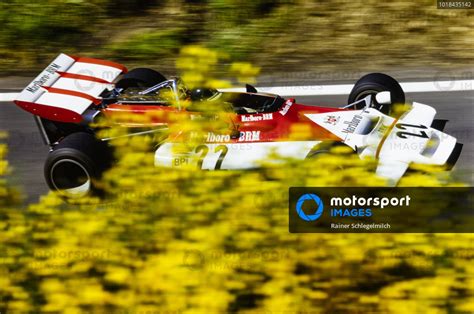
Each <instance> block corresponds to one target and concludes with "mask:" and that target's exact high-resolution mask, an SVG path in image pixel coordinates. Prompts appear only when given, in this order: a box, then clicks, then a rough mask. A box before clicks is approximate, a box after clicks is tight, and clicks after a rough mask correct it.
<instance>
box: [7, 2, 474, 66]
mask: <svg viewBox="0 0 474 314" xmlns="http://www.w3.org/2000/svg"><path fill="white" fill-rule="evenodd" d="M473 12H474V11H473V10H440V9H437V8H436V2H435V1H433V0H427V1H402V0H396V1H389V2H386V1H374V0H371V1H363V2H358V1H341V0H330V1H324V2H320V1H308V0H277V1H269V0H255V1H241V0H208V1H198V0H179V1H166V0H165V1H156V0H137V1H126V0H118V1H112V0H88V1H85V0H47V1H41V2H39V1H31V0H27V1H20V0H11V1H2V3H0V24H1V25H2V27H1V28H0V71H1V73H2V74H9V73H11V72H25V71H31V72H32V73H33V72H36V71H37V70H38V69H41V68H43V67H44V64H45V63H46V62H48V61H50V59H51V58H53V57H54V56H55V55H57V54H58V53H59V52H66V53H72V54H81V55H90V56H96V57H102V58H112V59H114V60H117V61H122V62H126V63H127V65H129V66H130V65H133V66H134V65H143V64H147V65H152V66H154V67H155V68H157V69H158V70H161V71H164V72H165V73H167V72H173V71H174V60H175V57H176V54H177V53H178V51H179V49H180V47H182V46H183V45H188V44H200V45H203V46H207V47H209V48H213V49H218V50H220V51H222V52H225V53H226V54H228V55H229V57H230V59H233V60H234V61H236V60H237V61H239V60H241V61H249V62H252V63H253V64H255V65H257V66H261V67H262V68H263V73H269V72H271V73H278V72H285V71H301V70H305V71H310V70H316V69H318V70H322V69H323V70H324V69H327V70H331V69H361V70H362V69H363V70H367V71H370V70H380V69H399V68H409V69H410V68H424V67H430V68H432V67H456V68H459V67H463V66H465V65H469V64H472V59H473V57H474V49H473V48H474V41H473V39H474V36H473V35H474V33H473V27H472V26H473V23H474V19H473V18H472V17H473V15H474V14H473Z"/></svg>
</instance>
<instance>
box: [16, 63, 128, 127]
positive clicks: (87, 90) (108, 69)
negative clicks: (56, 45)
mask: <svg viewBox="0 0 474 314" xmlns="http://www.w3.org/2000/svg"><path fill="white" fill-rule="evenodd" d="M126 72H127V68H126V67H124V66H123V65H121V64H118V63H114V62H110V61H105V60H99V59H92V58H85V57H72V56H68V55H65V54H60V55H59V56H58V57H56V59H54V60H53V62H51V63H50V64H49V65H48V66H47V67H46V69H44V70H43V72H41V73H40V74H39V75H38V76H37V77H36V78H35V79H34V80H33V81H32V82H31V83H30V84H29V85H28V86H27V87H25V89H23V91H22V92H21V93H20V94H19V95H18V97H17V98H16V99H15V100H14V103H15V104H16V105H18V106H19V107H21V108H22V109H24V110H26V111H28V112H30V113H32V114H34V115H37V116H39V117H41V118H44V119H48V120H53V121H59V122H69V123H79V122H81V121H82V119H83V117H82V114H83V113H84V112H85V111H86V110H87V109H88V108H89V107H90V106H92V105H98V104H100V102H101V99H100V98H99V95H100V94H102V92H104V90H106V89H107V88H109V87H112V85H111V84H112V82H113V81H114V80H115V79H116V78H117V77H118V76H119V75H120V74H122V73H126Z"/></svg>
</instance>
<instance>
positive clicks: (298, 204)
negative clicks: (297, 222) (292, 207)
mask: <svg viewBox="0 0 474 314" xmlns="http://www.w3.org/2000/svg"><path fill="white" fill-rule="evenodd" d="M306 201H312V202H314V203H315V204H316V208H317V209H316V211H315V212H314V214H311V215H307V214H306V213H305V212H304V211H303V204H304V202H306ZM323 208H324V205H323V201H322V200H321V199H320V198H319V196H317V195H316V194H303V195H301V197H300V198H299V199H298V202H296V212H297V213H298V216H300V218H301V219H303V220H306V221H314V220H316V219H318V218H319V217H321V215H322V214H323Z"/></svg>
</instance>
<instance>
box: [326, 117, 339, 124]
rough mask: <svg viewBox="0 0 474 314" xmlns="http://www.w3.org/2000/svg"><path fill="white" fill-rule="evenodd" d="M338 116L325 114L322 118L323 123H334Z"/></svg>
mask: <svg viewBox="0 0 474 314" xmlns="http://www.w3.org/2000/svg"><path fill="white" fill-rule="evenodd" d="M339 119H340V117H336V116H327V117H326V119H325V120H324V123H327V124H332V125H336V124H337V123H338V122H339Z"/></svg>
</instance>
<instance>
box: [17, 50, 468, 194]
mask: <svg viewBox="0 0 474 314" xmlns="http://www.w3.org/2000/svg"><path fill="white" fill-rule="evenodd" d="M165 94H166V95H168V97H164V95H165ZM170 94H172V95H173V97H174V99H173V105H171V104H170V101H169V95H170ZM189 99H191V100H192V101H193V103H200V102H206V104H209V103H211V104H213V106H215V107H216V108H222V110H227V111H228V110H229V108H230V111H231V113H230V114H229V115H228V117H230V118H229V119H230V120H231V121H230V123H229V125H231V127H230V128H229V130H226V131H222V130H219V131H209V133H208V134H207V137H206V138H205V140H204V141H203V143H202V144H201V145H199V146H198V147H195V148H194V149H192V150H190V151H189V152H186V153H182V152H181V153H179V154H176V150H174V149H173V147H174V146H175V145H177V143H179V138H180V137H179V136H168V137H167V138H166V139H165V140H164V141H163V142H161V143H159V145H158V146H157V147H158V148H157V149H156V152H155V164H156V165H160V166H169V167H173V166H179V165H181V164H185V163H187V164H189V163H194V162H195V163H196V165H197V166H198V167H200V168H202V169H249V168H255V167H258V165H259V161H261V160H264V159H268V158H270V157H269V156H271V155H272V154H273V153H274V152H277V153H278V154H279V155H281V156H283V157H293V158H299V159H305V158H309V157H311V156H314V155H315V154H317V153H318V152H319V151H320V149H321V148H320V146H319V145H320V144H321V143H327V142H328V141H329V142H337V143H343V144H345V145H347V146H349V147H351V148H352V149H353V150H354V152H355V153H357V154H359V155H360V156H361V157H367V156H369V157H373V158H375V159H377V160H378V166H377V174H378V175H380V176H382V177H385V178H387V179H388V180H389V182H391V183H392V184H393V185H395V184H396V183H397V182H398V180H399V179H400V178H401V177H402V176H403V174H404V173H405V171H406V170H407V168H408V167H409V165H410V163H419V164H428V165H446V166H447V167H452V166H453V165H454V164H455V162H456V161H457V159H458V157H459V155H460V153H461V149H462V144H460V143H458V142H457V140H456V139H455V138H454V137H452V136H450V135H448V134H446V133H443V132H442V131H443V128H444V125H445V123H446V120H436V119H434V116H435V114H436V110H435V109H433V108H432V107H430V106H427V105H423V104H420V103H414V104H413V106H412V107H411V109H410V110H409V111H407V112H405V113H404V114H402V115H401V116H399V117H392V116H390V111H391V109H392V106H393V104H404V103H405V95H404V92H403V90H402V88H401V87H400V85H399V84H398V83H397V82H396V81H395V80H394V79H393V78H391V77H390V76H387V75H385V74H381V73H372V74H368V75H366V76H364V77H362V78H361V79H360V80H359V81H357V83H356V84H355V86H354V88H353V90H352V92H351V93H350V95H349V101H348V105H346V106H344V107H340V108H327V107H318V106H308V105H301V104H297V103H296V102H295V99H292V98H290V99H283V98H282V97H280V96H277V95H273V94H266V93H258V92H257V90H256V89H255V88H254V87H253V86H250V85H247V91H246V92H242V93H237V92H229V91H217V90H212V89H205V88H202V89H193V90H188V89H187V88H186V86H185V85H184V84H183V82H182V81H181V80H180V79H179V78H173V79H166V78H165V77H164V76H163V75H161V74H160V73H158V72H156V71H154V70H151V69H147V68H138V69H134V70H131V71H129V72H128V71H127V69H126V68H125V67H124V66H122V65H120V64H117V63H114V62H110V61H104V60H98V59H92V58H83V57H71V56H67V55H65V54H61V55H59V56H58V57H57V58H56V59H55V60H54V61H53V62H52V63H51V64H50V65H49V66H48V67H47V68H46V69H45V70H44V71H43V72H42V73H41V74H40V75H39V76H38V77H36V78H35V79H34V80H33V81H32V82H31V83H30V84H29V85H28V86H27V87H26V88H25V89H24V90H23V91H22V92H21V93H20V94H19V96H18V97H17V99H16V100H15V104H16V105H18V106H20V107H21V108H23V109H24V110H26V111H28V112H30V113H32V114H33V115H34V116H35V119H36V121H37V123H38V126H39V129H40V132H41V134H42V136H43V138H44V140H45V142H46V143H47V144H48V145H49V146H50V148H51V151H50V153H49V156H48V158H47V160H46V164H45V171H44V172H45V177H46V181H47V183H48V185H49V187H50V188H51V189H53V190H59V191H62V192H64V193H67V194H74V195H84V194H86V193H88V192H89V191H91V189H92V188H93V184H94V181H95V180H94V179H96V178H99V177H100V176H101V174H102V172H103V171H104V170H106V169H107V167H109V166H110V164H111V161H112V160H113V154H112V153H111V148H110V147H109V145H108V144H107V141H108V140H109V139H99V138H97V135H96V130H95V129H94V128H93V127H92V126H91V124H92V122H94V121H96V120H97V119H98V118H99V117H102V118H103V117H105V118H107V117H113V116H114V115H118V114H120V115H121V116H122V117H123V116H126V117H127V116H129V117H130V121H129V122H127V121H126V120H125V121H124V120H123V119H122V120H121V121H122V124H123V126H125V127H127V128H128V130H131V131H129V132H130V133H129V136H134V135H140V134H143V129H144V127H146V128H148V130H149V131H148V132H154V131H159V132H162V131H163V130H165V129H166V128H167V127H168V126H169V123H171V122H170V120H168V119H166V118H162V119H159V118H158V119H157V120H156V119H155V120H153V121H152V122H150V123H148V125H141V124H138V125H137V124H136V122H135V121H136V120H135V119H133V117H134V116H135V115H142V114H143V113H147V112H162V113H163V112H164V113H167V114H168V116H169V115H170V114H171V115H173V114H178V113H179V114H183V113H184V114H187V115H189V118H190V119H195V118H196V117H199V116H200V115H202V114H203V113H202V111H200V110H199V108H198V107H199V106H197V107H196V109H193V106H188V107H186V108H184V107H182V106H181V105H180V104H181V103H183V102H184V101H189ZM158 116H159V115H158ZM295 124H298V125H306V126H307V127H308V129H309V130H310V133H311V138H310V139H309V140H294V139H292V137H291V136H290V133H291V130H292V127H293V126H294V125H295ZM134 130H136V132H135V131H134ZM242 144H245V147H246V149H245V150H242V149H239V147H241V145H242Z"/></svg>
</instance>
